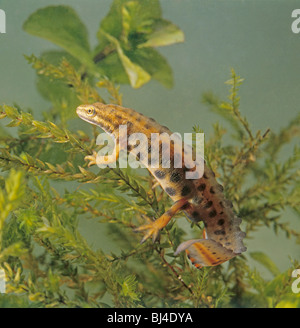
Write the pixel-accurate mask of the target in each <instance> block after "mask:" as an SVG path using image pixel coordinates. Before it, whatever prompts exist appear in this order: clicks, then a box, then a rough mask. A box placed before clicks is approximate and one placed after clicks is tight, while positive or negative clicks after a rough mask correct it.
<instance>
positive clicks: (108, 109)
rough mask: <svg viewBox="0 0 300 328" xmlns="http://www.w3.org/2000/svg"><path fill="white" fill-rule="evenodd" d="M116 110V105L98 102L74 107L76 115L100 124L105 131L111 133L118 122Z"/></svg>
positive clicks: (117, 108)
mask: <svg viewBox="0 0 300 328" xmlns="http://www.w3.org/2000/svg"><path fill="white" fill-rule="evenodd" d="M118 111H119V107H118V106H116V105H106V104H102V103H100V102H97V103H94V104H92V105H90V104H89V105H80V106H78V107H77V109H76V113H77V115H78V116H79V117H80V118H81V119H82V120H84V121H87V122H89V123H91V124H94V125H98V126H100V127H101V128H102V129H103V130H104V131H105V132H107V133H113V132H114V131H115V130H116V129H117V127H118V125H119V124H120V122H118V121H117V120H116V116H115V114H116V113H117V112H118Z"/></svg>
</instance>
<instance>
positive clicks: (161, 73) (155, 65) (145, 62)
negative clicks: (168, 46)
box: [130, 48, 173, 88]
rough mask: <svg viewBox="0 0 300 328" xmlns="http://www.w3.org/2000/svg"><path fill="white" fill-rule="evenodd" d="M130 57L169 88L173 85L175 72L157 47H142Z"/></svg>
mask: <svg viewBox="0 0 300 328" xmlns="http://www.w3.org/2000/svg"><path fill="white" fill-rule="evenodd" d="M130 59H131V60H133V61H134V62H135V63H137V64H138V65H140V66H141V67H142V68H143V69H144V70H145V71H147V72H148V73H149V74H150V75H151V77H152V78H153V79H155V80H157V81H158V82H160V83H161V84H162V85H164V86H165V87H167V88H172V87H173V73H172V69H171V67H170V65H169V64H168V61H167V60H166V59H165V58H164V57H163V56H162V55H161V54H160V53H159V52H158V51H156V50H155V49H152V48H142V49H136V51H134V52H133V53H130Z"/></svg>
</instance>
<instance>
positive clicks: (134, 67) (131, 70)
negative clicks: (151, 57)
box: [103, 32, 151, 88]
mask: <svg viewBox="0 0 300 328" xmlns="http://www.w3.org/2000/svg"><path fill="white" fill-rule="evenodd" d="M103 34H104V35H105V36H106V38H107V39H108V40H110V41H111V42H112V43H113V44H114V45H115V46H116V49H117V53H118V55H119V58H120V61H121V62H122V65H123V67H124V69H125V71H126V73H127V76H128V79H129V81H130V84H131V86H132V87H133V88H139V87H141V86H142V85H143V84H145V83H147V82H148V81H149V80H150V79H151V76H150V74H148V73H147V72H146V71H145V70H144V69H143V68H142V67H141V66H139V65H138V64H136V63H134V62H132V61H131V60H130V59H129V58H128V57H127V56H126V55H125V53H124V51H123V49H122V48H121V45H120V43H119V41H118V40H117V39H116V38H114V37H113V36H111V35H109V34H107V33H105V32H103Z"/></svg>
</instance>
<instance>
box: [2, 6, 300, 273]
mask: <svg viewBox="0 0 300 328" xmlns="http://www.w3.org/2000/svg"><path fill="white" fill-rule="evenodd" d="M50 4H51V5H56V4H64V5H70V6H72V7H73V8H74V9H75V10H76V11H77V13H78V14H79V16H80V17H81V19H82V20H83V21H84V23H85V24H86V25H87V27H88V30H89V33H90V42H91V44H92V46H95V45H96V43H97V41H96V31H97V30H98V27H99V22H100V20H101V19H102V18H103V17H104V16H105V15H106V14H107V12H108V10H109V7H110V4H111V1H110V0H101V1H99V0H87V1H84V2H83V1H80V0H52V1H49V0H25V1H24V0H1V2H0V8H1V9H3V10H4V11H5V12H6V20H7V21H6V23H7V27H6V30H7V33H6V34H0V103H1V104H2V103H6V104H13V103H18V104H19V105H20V106H22V107H23V108H26V107H30V108H32V109H33V111H34V113H35V115H36V117H38V118H40V116H39V113H40V112H42V111H43V110H45V109H47V108H49V107H50V104H49V103H48V102H46V101H45V100H44V99H43V98H42V97H41V96H40V95H39V94H38V92H37V90H36V88H35V72H34V70H32V69H31V67H30V66H29V65H28V64H27V62H26V61H25V59H24V57H23V54H27V55H30V54H32V53H34V54H36V55H38V54H40V53H42V52H43V51H46V50H50V49H55V46H53V45H52V44H51V43H49V42H47V41H45V40H42V39H39V38H36V37H33V36H31V35H28V34H26V33H25V32H23V31H22V24H23V22H24V21H25V20H26V18H27V17H28V16H29V15H30V14H31V13H32V12H34V11H35V10H36V9H38V8H42V7H44V6H47V5H50ZM161 5H162V9H163V16H164V17H165V18H166V19H169V20H170V21H172V22H174V23H175V24H177V25H178V26H179V27H180V28H181V29H182V30H183V31H184V33H185V37H186V41H185V42H184V43H183V44H177V45H173V46H170V47H166V48H161V49H160V51H161V52H162V53H163V54H164V55H165V57H166V58H167V59H168V61H169V63H170V65H171V67H172V69H173V72H174V80H175V85H174V88H173V89H171V90H168V89H165V88H163V87H162V86H161V85H160V84H159V83H157V82H155V81H154V82H150V83H149V84H147V85H145V86H144V87H142V88H141V89H137V90H133V89H131V88H130V87H129V86H122V88H121V91H122V93H123V94H124V105H125V106H128V107H132V108H134V109H136V110H137V111H140V112H142V113H144V114H145V115H148V116H151V117H154V118H155V119H157V120H158V121H159V122H160V123H161V124H162V125H167V126H168V127H169V128H170V129H172V130H173V131H178V132H180V133H183V132H189V131H191V127H192V126H193V125H194V124H199V125H200V127H201V128H202V129H203V130H204V132H205V133H208V134H209V133H210V132H211V131H212V128H211V126H212V124H214V123H215V122H216V121H217V120H219V118H218V117H217V116H216V115H214V114H213V113H210V112H209V111H208V110H207V109H206V107H205V106H204V105H203V104H202V103H201V96H202V94H203V93H204V92H206V91H213V92H214V93H215V94H216V95H217V96H219V97H226V95H227V87H226V86H225V85H224V82H225V81H226V80H227V79H229V76H230V69H231V68H234V69H235V70H236V72H237V73H238V74H239V75H241V76H242V77H244V78H245V83H244V84H243V86H242V88H241V92H240V96H241V112H242V114H243V115H244V116H247V118H248V120H249V122H250V124H251V126H252V127H253V128H254V130H258V129H261V130H263V131H264V130H266V129H267V128H271V129H272V130H275V131H278V130H279V129H280V128H281V127H283V126H285V125H286V124H288V122H289V120H291V119H292V118H293V117H295V115H296V114H297V113H298V112H299V104H300V92H299V91H300V66H299V60H300V55H299V54H300V34H294V33H293V32H292V30H291V24H292V21H293V19H292V18H291V13H292V11H293V10H294V9H296V8H299V7H300V3H299V1H286V0H281V1H266V0H260V1H253V0H245V1H242V0H241V1H240V0H234V1H232V0H227V1H224V0H223V1H221V0H220V1H217V0H210V1H209V0H207V1H203V0H161ZM76 124H77V123H76ZM78 124H81V123H78ZM286 154H287V153H285V152H283V154H282V156H286ZM286 219H287V220H288V221H291V222H292V225H293V226H294V227H295V228H298V229H299V228H300V227H299V226H300V224H299V220H298V221H297V220H296V218H295V216H294V214H293V213H290V212H287V214H286ZM91 226H92V227H91ZM83 229H84V233H86V234H87V235H88V236H89V237H90V238H91V240H93V241H94V242H93V243H94V245H95V247H98V246H101V247H102V246H103V239H102V240H101V241H99V238H97V236H98V233H99V234H100V233H101V229H102V228H101V227H100V225H97V227H96V228H95V225H94V224H92V223H89V222H87V223H86V224H85V225H84V226H83ZM108 239H109V238H108ZM101 242H102V244H101ZM247 246H248V250H250V251H265V252H266V253H267V254H269V255H270V257H271V258H272V260H273V261H274V262H275V263H276V264H277V265H278V267H279V268H280V269H282V270H283V269H285V268H287V267H288V266H289V263H290V260H289V256H291V257H292V258H298V259H299V246H298V247H297V246H295V244H294V241H287V240H286V239H285V238H284V236H280V238H275V237H274V234H273V233H272V232H270V231H269V230H266V229H261V230H260V231H258V232H257V234H255V236H254V239H252V240H250V241H248V242H247ZM104 248H105V246H104ZM105 250H107V251H109V249H105Z"/></svg>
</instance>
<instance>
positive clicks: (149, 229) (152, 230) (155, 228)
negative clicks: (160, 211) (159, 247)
mask: <svg viewBox="0 0 300 328" xmlns="http://www.w3.org/2000/svg"><path fill="white" fill-rule="evenodd" d="M145 218H146V220H147V222H148V224H144V225H142V226H140V227H138V228H136V229H134V232H140V231H145V232H146V233H145V236H144V237H143V239H142V240H141V244H142V243H144V242H145V241H146V240H147V239H148V238H149V237H151V236H152V240H153V242H155V240H156V238H157V237H158V234H159V231H160V230H161V229H162V228H161V227H160V226H159V224H157V223H158V222H157V221H158V220H156V221H152V220H150V219H149V218H148V217H145Z"/></svg>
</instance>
